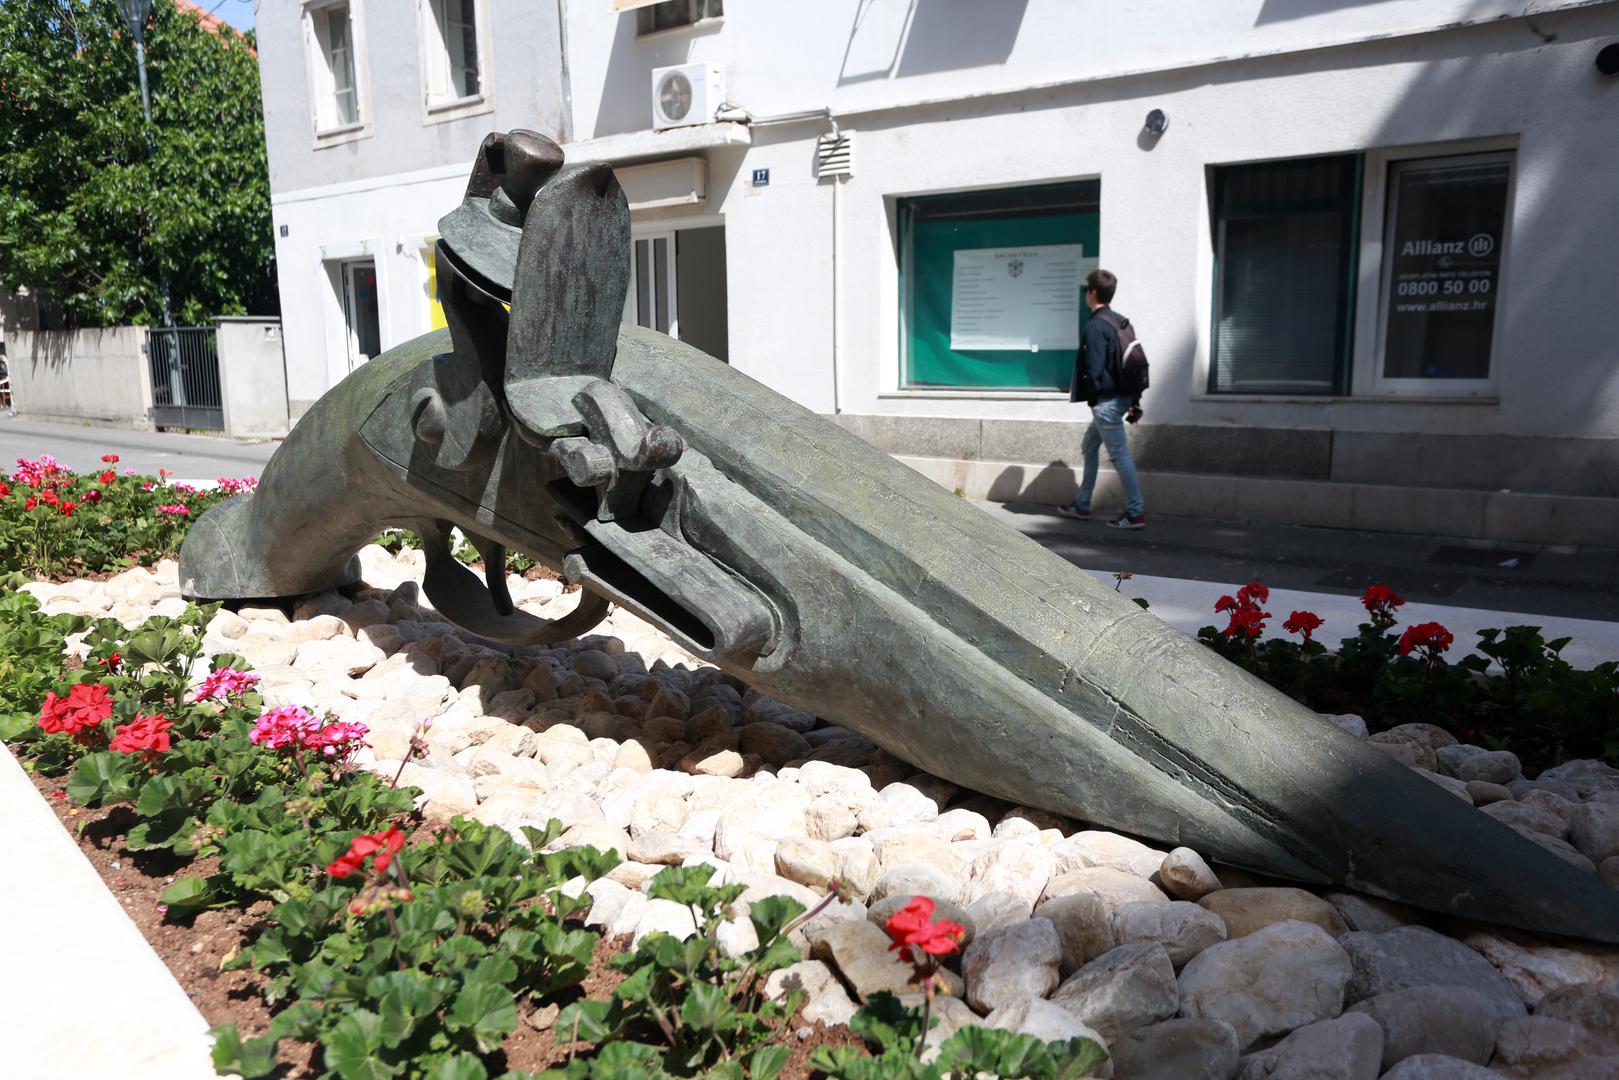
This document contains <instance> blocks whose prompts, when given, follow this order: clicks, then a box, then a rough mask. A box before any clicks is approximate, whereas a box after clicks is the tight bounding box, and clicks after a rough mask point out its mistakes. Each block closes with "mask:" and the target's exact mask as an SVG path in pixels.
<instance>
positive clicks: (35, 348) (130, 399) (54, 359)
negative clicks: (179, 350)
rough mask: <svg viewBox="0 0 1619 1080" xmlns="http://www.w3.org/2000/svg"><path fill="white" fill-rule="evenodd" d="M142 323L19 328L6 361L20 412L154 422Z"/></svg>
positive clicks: (128, 423) (115, 422) (130, 423)
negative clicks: (138, 324) (94, 327)
mask: <svg viewBox="0 0 1619 1080" xmlns="http://www.w3.org/2000/svg"><path fill="white" fill-rule="evenodd" d="M145 344H146V327H144V326H110V327H107V328H105V329H100V330H94V329H92V330H18V331H15V332H14V333H12V334H11V335H10V336H9V339H8V341H7V349H6V365H7V368H8V370H9V371H10V374H11V402H12V407H13V408H14V409H15V410H16V412H17V415H19V416H33V417H60V418H67V419H73V420H85V421H94V422H96V423H100V424H108V425H111V426H115V427H128V428H135V429H137V430H145V429H148V428H150V427H151V426H152V417H151V408H152V378H151V371H150V368H149V367H148V366H147V362H146V354H145V353H144V352H143V351H142V349H143V347H144V346H145Z"/></svg>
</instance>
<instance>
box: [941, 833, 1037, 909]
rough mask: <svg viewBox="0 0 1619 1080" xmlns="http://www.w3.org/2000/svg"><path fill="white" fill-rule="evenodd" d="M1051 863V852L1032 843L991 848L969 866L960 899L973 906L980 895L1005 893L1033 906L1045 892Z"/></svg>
mask: <svg viewBox="0 0 1619 1080" xmlns="http://www.w3.org/2000/svg"><path fill="white" fill-rule="evenodd" d="M1052 861H1053V860H1052V854H1051V851H1050V849H1048V848H1044V847H1036V846H1034V845H1030V844H1007V845H1005V846H1001V847H995V848H991V849H989V850H988V851H986V852H984V853H983V854H982V855H979V856H978V857H977V858H976V859H974V860H973V861H972V862H971V863H970V864H969V865H968V867H967V880H966V882H965V883H964V884H963V885H962V888H961V898H962V899H963V900H965V901H967V902H968V903H972V901H974V900H976V899H978V898H979V897H980V896H985V895H987V894H989V893H992V892H1004V893H1011V894H1012V895H1013V896H1020V897H1023V898H1024V899H1025V900H1027V901H1029V903H1031V904H1032V903H1034V902H1035V901H1037V900H1039V899H1040V896H1041V894H1042V893H1044V892H1045V891H1046V882H1047V881H1048V880H1049V879H1050V877H1051V869H1052Z"/></svg>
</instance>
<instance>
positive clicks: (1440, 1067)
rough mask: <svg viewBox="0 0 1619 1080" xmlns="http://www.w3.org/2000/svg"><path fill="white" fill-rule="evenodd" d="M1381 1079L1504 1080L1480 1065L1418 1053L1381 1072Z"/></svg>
mask: <svg viewBox="0 0 1619 1080" xmlns="http://www.w3.org/2000/svg"><path fill="white" fill-rule="evenodd" d="M1382 1080H1504V1078H1503V1077H1502V1075H1501V1074H1500V1073H1498V1072H1496V1071H1495V1070H1493V1069H1486V1068H1485V1067H1484V1066H1482V1065H1474V1064H1473V1063H1472V1062H1471V1061H1463V1060H1462V1059H1461V1058H1453V1057H1447V1056H1446V1055H1444V1054H1418V1055H1416V1056H1415V1057H1408V1058H1406V1059H1405V1060H1404V1061H1402V1062H1400V1063H1399V1064H1398V1065H1396V1066H1394V1068H1392V1069H1390V1070H1389V1071H1388V1072H1386V1073H1384V1074H1383V1077H1382Z"/></svg>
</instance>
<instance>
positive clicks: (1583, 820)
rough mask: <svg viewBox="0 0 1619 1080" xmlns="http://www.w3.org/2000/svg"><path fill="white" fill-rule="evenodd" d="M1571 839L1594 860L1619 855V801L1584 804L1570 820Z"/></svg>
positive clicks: (1597, 860)
mask: <svg viewBox="0 0 1619 1080" xmlns="http://www.w3.org/2000/svg"><path fill="white" fill-rule="evenodd" d="M1569 839H1570V840H1571V841H1573V844H1574V847H1575V848H1577V849H1578V850H1579V852H1580V854H1582V855H1584V856H1585V857H1586V858H1588V859H1590V860H1591V861H1592V862H1598V863H1599V862H1601V861H1602V860H1603V859H1607V858H1611V857H1612V856H1614V855H1619V803H1612V802H1588V803H1585V804H1584V805H1582V806H1581V807H1580V808H1579V810H1577V811H1576V812H1575V814H1574V816H1573V820H1572V821H1571V822H1570V830H1569Z"/></svg>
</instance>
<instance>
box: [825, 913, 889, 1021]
mask: <svg viewBox="0 0 1619 1080" xmlns="http://www.w3.org/2000/svg"><path fill="white" fill-rule="evenodd" d="M889 944H890V943H889V940H888V935H887V934H886V933H884V932H883V931H882V930H881V929H879V928H878V927H877V926H875V925H874V924H872V923H870V922H867V921H866V920H865V919H859V920H852V921H849V922H838V923H834V924H832V925H831V926H828V927H825V928H823V929H822V930H821V932H820V933H819V934H818V935H817V936H816V938H815V939H814V943H813V946H812V952H813V955H814V957H815V958H816V959H817V960H823V961H825V962H827V963H829V964H831V965H832V966H833V967H835V968H836V969H837V970H838V972H839V973H840V974H842V976H843V978H844V981H845V982H847V983H848V984H849V985H850V986H851V987H853V988H854V992H855V996H856V997H857V998H859V999H860V1000H861V1001H865V1000H866V999H867V998H869V997H871V995H872V994H875V993H877V992H878V991H879V990H886V991H888V992H889V993H891V994H894V995H896V996H897V995H899V994H904V993H907V992H908V991H909V990H910V979H911V965H909V964H907V963H905V962H904V961H903V960H901V959H900V958H899V954H898V953H893V952H889V951H888V946H889Z"/></svg>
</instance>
